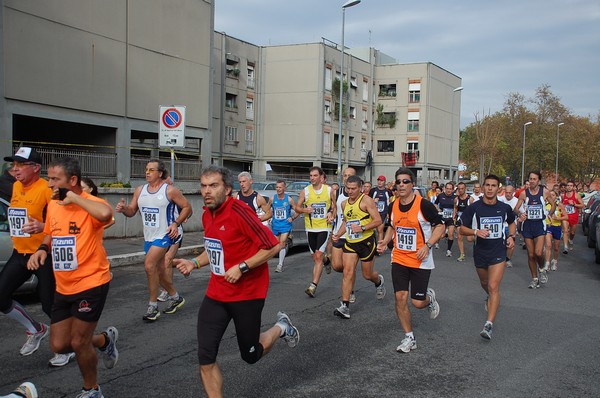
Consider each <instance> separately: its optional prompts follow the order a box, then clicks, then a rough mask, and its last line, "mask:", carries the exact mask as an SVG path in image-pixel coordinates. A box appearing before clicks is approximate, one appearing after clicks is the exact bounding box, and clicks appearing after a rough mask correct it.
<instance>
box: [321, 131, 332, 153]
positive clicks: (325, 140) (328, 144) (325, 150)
mask: <svg viewBox="0 0 600 398" xmlns="http://www.w3.org/2000/svg"><path fill="white" fill-rule="evenodd" d="M330 139H331V134H329V133H328V132H324V133H323V155H329V154H330V153H331V142H330V141H329V140H330Z"/></svg>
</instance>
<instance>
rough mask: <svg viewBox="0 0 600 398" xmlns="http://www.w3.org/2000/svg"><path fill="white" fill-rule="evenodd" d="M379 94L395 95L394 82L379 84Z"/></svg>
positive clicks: (384, 95)
mask: <svg viewBox="0 0 600 398" xmlns="http://www.w3.org/2000/svg"><path fill="white" fill-rule="evenodd" d="M379 96H380V97H395V96H396V85H395V84H380V85H379Z"/></svg>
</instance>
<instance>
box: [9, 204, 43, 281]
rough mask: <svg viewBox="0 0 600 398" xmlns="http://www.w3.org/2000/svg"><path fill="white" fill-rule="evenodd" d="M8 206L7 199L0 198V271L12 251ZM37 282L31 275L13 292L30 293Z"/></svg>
mask: <svg viewBox="0 0 600 398" xmlns="http://www.w3.org/2000/svg"><path fill="white" fill-rule="evenodd" d="M8 206H9V203H8V202H7V201H5V200H4V199H0V271H2V269H3V268H4V266H5V265H6V262H7V261H8V259H9V258H10V256H11V255H12V252H13V243H12V239H11V238H10V230H9V227H8ZM37 283H38V281H37V277H36V276H35V275H31V278H29V279H28V280H26V281H25V283H23V284H22V285H21V287H19V289H17V291H16V292H15V293H32V292H34V291H35V289H36V287H37Z"/></svg>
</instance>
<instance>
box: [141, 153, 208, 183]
mask: <svg viewBox="0 0 600 398" xmlns="http://www.w3.org/2000/svg"><path fill="white" fill-rule="evenodd" d="M148 160H149V158H148V157H137V156H132V157H131V178H144V177H145V176H146V164H147V163H148ZM161 160H163V161H164V162H165V165H166V168H167V170H168V171H169V175H170V174H171V159H161ZM201 171H202V162H201V161H200V159H198V160H184V159H177V160H176V161H175V179H177V180H188V181H190V180H192V181H193V180H199V179H200V172H201Z"/></svg>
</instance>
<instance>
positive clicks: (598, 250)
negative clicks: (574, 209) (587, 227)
mask: <svg viewBox="0 0 600 398" xmlns="http://www.w3.org/2000/svg"><path fill="white" fill-rule="evenodd" d="M595 232H596V244H595V245H594V255H595V258H596V264H600V223H596V231H595Z"/></svg>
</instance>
